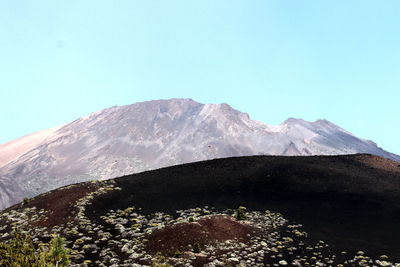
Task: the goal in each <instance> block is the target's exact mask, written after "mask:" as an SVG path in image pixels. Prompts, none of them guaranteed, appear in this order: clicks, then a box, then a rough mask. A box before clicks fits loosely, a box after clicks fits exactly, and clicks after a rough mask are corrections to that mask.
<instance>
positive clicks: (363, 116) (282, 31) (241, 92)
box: [0, 0, 400, 154]
mask: <svg viewBox="0 0 400 267" xmlns="http://www.w3.org/2000/svg"><path fill="white" fill-rule="evenodd" d="M172 97H185V98H193V99H194V100H197V101H199V102H202V103H221V102H226V103H229V104H230V105H231V106H233V107H234V108H236V109H239V110H241V111H244V112H247V113H249V114H250V116H251V117H252V118H253V119H256V120H260V121H263V122H265V123H268V124H279V123H281V122H282V121H283V120H285V119H286V118H288V117H298V118H303V119H306V120H311V121H314V120H316V119H318V118H325V119H328V120H330V121H332V122H334V123H336V124H338V125H340V126H341V127H343V128H345V129H346V130H348V131H350V132H352V133H354V134H355V135H357V136H359V137H362V138H365V139H371V140H374V141H375V142H377V143H378V145H379V146H381V147H383V148H384V149H386V150H389V151H391V152H395V153H397V154H400V142H399V137H400V108H399V107H400V105H399V102H400V1H397V0H393V1H389V0H385V1H377V0H376V1H368V0H360V1H355V0H335V1H321V0H314V1H307V0H303V1H293V0H275V1H267V0H259V1H256V0H254V1H253V0H242V1H235V0H218V1H216V0H201V1H191V0H181V1H175V0H168V1H161V0H141V1H135V0H125V1H123V0H118V1H112V0H108V1H100V0H95V1H89V0H85V1H80V0H79V1H78V0H68V1H56V0H47V1H43V0H42V1H41V0H35V1H31V0H25V1H24V0H18V1H15V0H4V1H1V2H0V100H1V105H0V119H1V129H0V130H1V133H0V143H4V142H6V141H9V140H11V139H14V138H17V137H19V136H22V135H25V134H28V133H31V132H34V131H38V130H41V129H45V128H49V127H53V126H56V125H59V124H63V123H66V122H70V121H72V120H74V119H76V118H78V117H81V116H84V115H86V114H88V113H90V112H93V111H96V110H99V109H103V108H106V107H110V106H114V105H124V104H130V103H134V102H139V101H146V100H152V99H165V98H172Z"/></svg>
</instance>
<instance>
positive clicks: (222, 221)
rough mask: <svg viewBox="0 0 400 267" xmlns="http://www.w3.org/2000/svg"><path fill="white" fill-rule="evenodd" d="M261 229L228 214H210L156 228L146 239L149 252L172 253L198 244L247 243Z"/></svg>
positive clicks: (169, 254) (201, 245) (202, 245)
mask: <svg viewBox="0 0 400 267" xmlns="http://www.w3.org/2000/svg"><path fill="white" fill-rule="evenodd" d="M259 232H260V230H259V229H258V228H256V227H254V226H251V225H248V224H246V223H242V222H238V221H235V220H234V219H232V218H231V217H228V216H222V215H221V216H211V217H206V218H202V219H200V220H198V221H195V222H187V223H178V224H175V225H172V226H169V227H166V228H163V229H159V230H156V231H154V232H153V233H152V234H150V235H149V237H148V241H147V242H146V244H145V246H146V250H147V251H149V252H150V253H153V254H155V253H157V252H161V253H162V254H163V255H168V256H171V255H173V254H174V253H175V252H176V251H177V250H179V251H187V250H191V249H192V246H193V245H194V244H195V243H198V244H199V245H200V247H204V246H205V245H211V244H214V243H216V242H223V241H226V240H237V241H240V242H243V243H247V242H248V241H249V240H250V238H251V237H253V236H254V235H257V234H258V233H259Z"/></svg>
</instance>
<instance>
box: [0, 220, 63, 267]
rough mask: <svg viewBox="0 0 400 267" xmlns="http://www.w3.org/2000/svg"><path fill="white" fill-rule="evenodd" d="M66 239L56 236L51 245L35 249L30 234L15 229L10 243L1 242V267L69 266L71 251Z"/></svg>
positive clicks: (43, 245)
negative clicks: (67, 247)
mask: <svg viewBox="0 0 400 267" xmlns="http://www.w3.org/2000/svg"><path fill="white" fill-rule="evenodd" d="M64 242H65V241H64V239H63V238H61V237H59V236H54V237H53V239H52V240H51V241H50V244H45V243H44V244H42V245H41V246H40V247H39V248H37V247H35V246H34V244H33V241H32V238H31V236H30V235H29V234H27V233H23V232H22V231H21V230H20V229H18V228H14V229H13V232H12V239H11V240H10V242H9V243H1V242H0V266H4V267H17V266H18V267H19V266H30V267H53V266H56V267H64V266H69V263H70V261H69V259H68V258H69V252H70V251H69V250H68V249H66V248H65V244H64Z"/></svg>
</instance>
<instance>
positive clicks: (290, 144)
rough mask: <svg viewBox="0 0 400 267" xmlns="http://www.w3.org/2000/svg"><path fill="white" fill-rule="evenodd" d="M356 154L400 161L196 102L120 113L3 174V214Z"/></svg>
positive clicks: (350, 142) (340, 133) (306, 125)
mask: <svg viewBox="0 0 400 267" xmlns="http://www.w3.org/2000/svg"><path fill="white" fill-rule="evenodd" d="M353 153H370V154H375V155H379V156H383V157H387V158H390V159H393V160H397V161H400V157H399V156H397V155H394V154H391V153H389V152H386V151H384V150H382V149H380V148H378V147H377V146H376V144H374V143H373V142H371V141H366V140H363V139H359V138H357V137H355V136H353V135H352V134H350V133H348V132H346V131H345V130H343V129H341V128H340V127H338V126H336V125H334V124H332V123H330V122H328V121H326V120H318V121H315V122H307V121H304V120H301V119H292V118H291V119H288V120H286V121H285V122H283V123H282V124H280V125H277V126H270V125H267V124H264V123H261V122H257V121H253V120H251V119H250V118H249V116H248V115H247V114H245V113H242V112H239V111H237V110H234V109H232V108H231V107H230V106H229V105H227V104H205V105H204V104H200V103H197V102H195V101H193V100H190V99H170V100H158V101H149V102H143V103H137V104H133V105H129V106H116V107H112V108H108V109H105V110H102V111H98V112H95V113H92V114H90V115H88V116H86V117H83V118H80V119H78V120H76V121H74V122H72V123H70V124H67V125H64V126H63V127H60V128H59V129H57V130H56V131H54V132H52V133H51V134H49V135H47V136H46V139H45V141H43V142H40V143H39V145H38V146H36V147H32V148H31V150H29V151H27V152H26V153H25V154H23V155H21V156H19V157H17V158H16V159H14V160H13V161H12V162H10V163H8V164H6V165H5V166H3V167H2V168H1V169H0V176H1V178H0V182H1V183H2V184H1V183H0V190H1V192H0V193H1V194H0V195H3V196H10V197H0V201H1V203H0V207H3V208H4V207H6V206H9V205H11V204H13V203H16V202H17V201H20V200H21V198H22V197H25V196H27V197H32V196H34V195H37V194H39V193H43V192H46V191H48V190H51V189H54V188H57V187H60V186H63V185H67V184H71V183H76V182H80V181H87V180H92V179H109V178H112V177H118V176H122V175H126V174H131V173H136V172H141V171H145V170H151V169H156V168H160V167H165V166H171V165H176V164H181V163H187V162H194V161H201V160H207V159H213V158H223V157H232V156H247V155H260V154H263V155H292V156H293V155H336V154H353ZM0 154H2V153H1V152H0Z"/></svg>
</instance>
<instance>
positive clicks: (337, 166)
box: [0, 154, 400, 266]
mask: <svg viewBox="0 0 400 267" xmlns="http://www.w3.org/2000/svg"><path fill="white" fill-rule="evenodd" d="M399 203H400V166H399V163H397V162H394V161H391V160H388V159H384V158H381V157H377V156H372V155H365V154H358V155H344V156H312V157H283V156H252V157H235V158H225V159H216V160H210V161H203V162H197V163H190V164H184V165H179V166H173V167H168V168H163V169H158V170H153V171H148V172H143V173H139V174H134V175H129V176H125V177H121V178H117V179H113V180H107V181H102V182H87V183H80V184H76V185H72V186H68V187H64V188H60V189H58V190H55V191H52V192H49V193H46V194H43V195H40V196H38V197H35V198H34V199H30V200H29V201H24V203H21V204H18V205H16V206H14V207H12V208H10V209H8V210H6V211H4V212H2V213H1V212H0V225H3V227H0V241H1V239H2V237H3V239H7V237H8V236H7V235H6V234H7V232H8V231H9V230H10V229H11V225H15V224H19V225H21V227H24V228H25V229H27V230H28V231H30V232H31V233H32V235H33V236H34V237H37V238H38V239H39V240H40V241H42V240H43V239H45V238H46V237H48V236H49V233H51V232H57V233H60V234H61V235H63V236H65V237H66V238H67V240H68V243H67V244H68V246H69V247H72V248H75V249H76V250H77V251H78V254H79V255H80V256H79V258H77V259H76V260H74V261H75V263H78V264H79V263H82V262H83V261H84V260H86V259H90V260H92V262H93V266H103V265H101V264H100V263H101V262H103V264H104V266H110V265H112V264H113V263H115V262H119V263H120V264H121V265H122V263H123V262H124V263H126V264H133V263H141V264H148V265H150V263H145V262H141V260H144V259H145V258H147V259H149V258H151V257H152V256H154V255H155V254H156V253H157V252H158V251H160V250H163V252H164V253H165V254H163V255H164V256H168V257H169V260H174V259H173V258H174V255H175V252H176V251H177V249H179V251H181V252H182V254H184V255H186V256H188V257H189V258H193V257H195V258H196V259H197V260H200V259H201V258H203V260H209V261H212V260H213V259H215V258H218V259H219V260H221V259H223V258H224V257H226V255H227V254H228V255H232V254H235V250H236V256H229V257H242V258H243V257H244V256H245V255H248V256H249V259H252V258H253V259H256V260H257V259H258V256H257V255H262V256H265V257H262V258H260V261H264V263H265V264H259V265H255V264H248V265H251V266H269V265H268V264H270V265H271V266H272V265H273V266H275V265H274V264H279V261H281V260H285V261H287V262H290V261H292V260H295V259H299V258H298V257H297V256H300V257H301V258H304V257H305V256H307V259H306V262H315V260H314V261H313V260H312V259H311V257H316V258H317V259H318V260H319V261H321V262H324V263H325V265H324V266H329V265H334V266H336V265H337V264H343V265H344V266H364V265H362V263H360V264H358V262H357V259H358V260H359V261H361V260H364V259H366V260H367V261H369V259H368V258H366V257H371V259H372V261H373V262H376V261H375V260H377V259H379V257H380V255H387V256H389V259H390V260H391V261H397V262H398V261H399V260H400V257H399V255H400V247H399V246H398V243H399V242H400V229H399V227H398V224H399V222H400V212H399V211H400V204H399ZM239 205H244V206H246V207H247V208H248V211H252V212H251V213H250V212H249V213H248V217H249V220H248V221H247V222H245V223H244V224H241V225H240V224H237V223H235V222H233V221H232V220H229V218H228V220H226V219H225V221H221V220H220V219H221V217H215V216H214V215H217V216H219V215H218V214H220V213H221V212H223V211H226V210H227V209H235V208H237V207H238V206H239ZM134 207H135V208H134ZM213 208H214V209H213ZM178 210H181V211H179V212H177V211H178ZM266 210H269V211H270V212H269V211H268V212H266ZM210 211H211V217H210ZM255 211H258V213H254V212H255ZM260 212H261V213H260ZM277 212H279V213H281V214H282V215H279V214H278V213H277ZM177 213H178V215H177ZM203 213H204V214H203ZM231 214H232V210H231V211H228V212H225V215H231ZM262 214H264V215H267V216H268V217H269V218H266V219H267V221H270V220H271V219H272V222H273V224H277V225H281V226H284V227H283V228H282V227H280V226H279V227H277V228H276V229H269V228H268V227H269V226H268V225H270V224H267V225H265V224H263V225H262V227H265V228H261V229H263V230H267V232H268V233H267V239H266V240H264V239H260V238H259V237H257V236H256V238H258V239H256V240H255V243H251V244H250V247H253V245H254V247H257V246H259V245H260V244H261V243H262V242H264V241H265V242H264V243H267V244H264V245H263V246H264V249H263V250H262V251H263V252H262V251H261V250H259V251H260V252H261V254H258V253H256V254H254V253H251V251H249V250H246V251H247V252H246V254H244V253H241V252H239V250H237V249H236V248H233V249H232V250H233V251H232V250H231V251H229V253H226V252H225V253H223V254H218V253H215V252H216V251H218V246H216V245H215V244H213V248H210V250H207V249H204V251H203V253H201V254H198V255H197V254H190V251H187V249H188V248H187V243H183V244H182V245H181V246H179V247H177V246H178V245H179V243H180V242H181V241H182V242H186V241H187V238H188V236H185V235H184V234H177V232H176V231H178V233H180V232H179V231H183V233H184V232H185V231H187V232H189V233H190V235H189V237H190V238H191V240H192V241H191V240H189V244H192V245H193V242H194V241H193V240H196V238H198V237H199V236H200V237H201V234H202V232H203V230H207V231H214V230H213V229H210V227H207V225H208V226H213V225H214V226H216V227H219V228H218V229H215V230H217V231H216V232H215V231H214V232H211V233H210V235H211V236H218V238H219V239H222V240H224V239H230V238H235V237H238V238H242V240H241V242H243V243H246V242H247V241H246V240H243V239H245V238H244V237H247V236H248V234H249V235H250V236H251V235H254V234H252V233H251V232H248V231H247V230H248V229H247V230H246V229H243V226H250V225H254V224H250V223H251V220H253V222H254V220H255V222H256V223H257V224H258V223H260V221H257V218H259V219H262V220H264V219H265V217H264V218H262V217H260V216H261V215H262ZM204 215H206V216H204ZM271 216H272V217H271ZM282 216H284V218H285V219H287V220H288V222H287V221H285V220H282ZM178 217H179V218H178ZM26 218H32V219H29V220H27V219H26ZM225 218H226V217H225ZM274 218H275V219H274ZM190 220H192V221H193V224H190ZM205 220H212V221H211V222H207V221H205ZM274 220H278V221H274ZM171 221H172V222H173V225H171ZM182 223H183V224H182ZM187 223H189V224H187ZM282 223H283V224H282ZM221 224H222V225H223V226H221ZM227 224H228V225H231V226H227ZM204 225H205V226H206V227H204ZM296 225H297V226H296ZM301 225H303V227H302V228H301V229H299V228H297V227H301ZM169 226H171V227H169ZM255 226H256V225H255ZM258 226H260V225H259V224H258ZM185 227H186V230H185V229H184V228H185ZM188 227H190V229H187V228H188ZM227 227H229V229H232V230H233V231H226V229H227ZM293 227H295V228H293ZM182 228H183V229H182ZM235 229H236V232H235V231H234V230H235ZM255 230H257V229H255ZM270 230H274V232H271V231H270ZM287 230H289V231H287ZM293 230H296V231H294V232H293ZM299 230H300V231H301V232H299ZM275 231H277V232H275ZM303 231H305V232H307V233H308V234H309V236H308V238H305V237H307V235H304V234H303ZM153 233H154V235H153ZM235 233H236V235H235ZM240 233H244V236H243V235H240ZM293 233H297V234H295V235H292V234H293ZM237 234H239V235H237ZM274 236H275V237H276V236H277V237H278V238H282V239H283V240H282V239H279V240H275V241H274V239H273V237H274ZM177 237H178V238H177ZM288 237H290V239H288ZM269 238H272V240H271V239H269ZM79 239H81V240H79ZM145 240H148V241H149V242H148V243H147V245H146V246H143V245H144V244H145V242H146V241H145ZM152 240H153V244H151V242H152ZM261 240H262V241H261ZM285 240H291V241H290V242H289V243H290V244H287V243H286V242H283V241H285ZM319 240H322V241H324V242H321V241H319ZM200 241H201V242H202V241H203V239H201V240H200ZM200 241H199V242H200ZM270 241H271V242H270ZM276 241H279V243H278V242H276ZM299 241H301V242H300V243H304V244H303V245H300V243H299ZM313 242H314V244H313ZM315 242H318V243H317V244H315ZM202 244H204V243H202ZM224 244H225V245H223V246H224V248H226V247H231V246H230V245H232V244H239V242H238V241H237V240H236V241H235V242H231V243H224ZM325 244H326V245H325ZM163 245H164V246H165V247H164V249H163ZM286 245H288V247H287V248H285V246H286ZM328 245H329V246H328ZM204 246H205V245H204ZM171 247H172V249H170V251H169V252H168V251H167V249H168V248H171ZM267 247H268V249H267ZM321 247H324V248H325V249H324V250H323V251H319V250H318V251H315V250H314V249H316V248H321ZM203 248H204V247H203ZM238 249H239V248H238ZM343 250H345V251H347V253H346V254H344V253H341V252H342V251H343ZM359 250H361V251H363V253H361V254H360V253H357V251H359ZM307 251H308V252H307ZM289 252H291V253H289ZM314 252H317V253H316V254H315V253H314ZM109 253H110V254H111V257H109ZM271 253H272V254H271ZM327 253H328V254H327ZM356 253H357V255H356V257H357V258H354V256H355V254H356ZM210 254H211V255H210ZM279 254H280V256H278V255H279ZM148 255H149V256H148ZM205 255H208V256H207V257H209V259H204V257H205ZM251 255H252V256H251ZM272 255H273V257H270V256H272ZM332 255H336V256H335V257H331V256H332ZM360 255H362V256H363V257H359V256H360ZM212 256H214V257H212ZM182 258H185V256H182ZM353 258H354V259H355V260H354V259H353ZM385 259H387V257H385ZM97 260H100V263H97ZM245 260H248V259H245ZM203 264H205V262H203V263H201V264H200V263H199V264H191V265H187V266H204V265H203ZM279 265H282V264H279ZM293 265H294V264H293ZM311 265H313V264H311ZM315 265H316V266H317V265H318V266H322V265H320V264H315ZM376 265H377V266H390V265H380V264H376ZM173 266H183V264H182V265H180V264H176V265H175V264H173ZM294 266H295V265H294ZM297 266H303V264H300V265H297Z"/></svg>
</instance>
